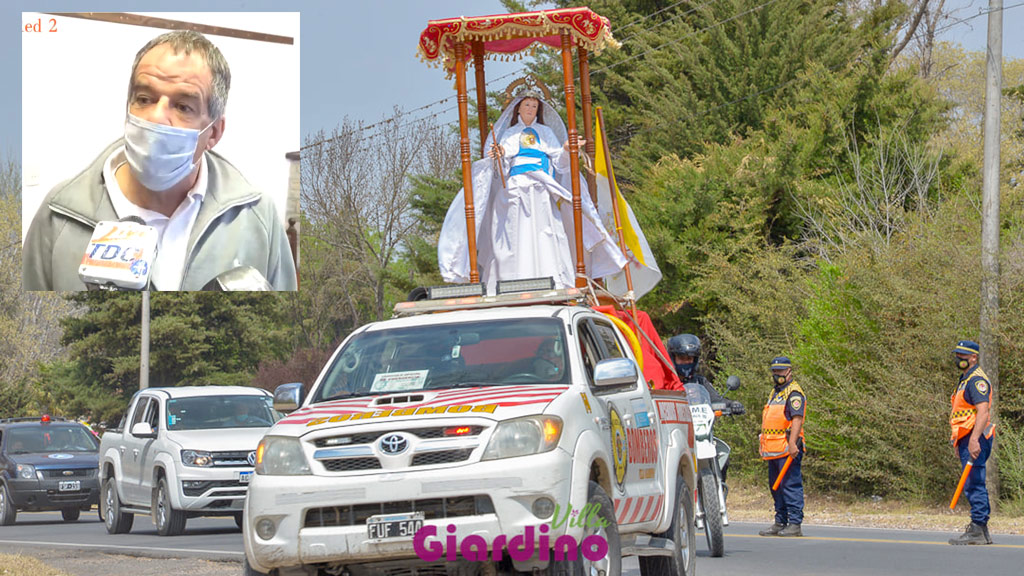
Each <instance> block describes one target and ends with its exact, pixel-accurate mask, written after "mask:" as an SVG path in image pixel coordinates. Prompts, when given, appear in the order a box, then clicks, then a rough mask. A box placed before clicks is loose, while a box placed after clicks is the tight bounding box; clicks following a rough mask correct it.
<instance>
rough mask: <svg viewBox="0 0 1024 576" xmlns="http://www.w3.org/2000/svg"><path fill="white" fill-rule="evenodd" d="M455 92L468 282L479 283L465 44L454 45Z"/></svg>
mask: <svg viewBox="0 0 1024 576" xmlns="http://www.w3.org/2000/svg"><path fill="white" fill-rule="evenodd" d="M455 90H456V91H457V92H458V103H459V152H460V154H461V156H462V188H463V190H464V191H465V195H464V198H465V201H466V202H465V203H466V246H467V247H468V248H469V281H470V282H471V283H476V282H479V281H480V273H479V272H477V270H476V213H475V212H474V210H473V163H472V162H471V161H470V158H469V110H468V108H469V97H468V96H467V94H466V44H465V43H464V42H459V43H457V44H455Z"/></svg>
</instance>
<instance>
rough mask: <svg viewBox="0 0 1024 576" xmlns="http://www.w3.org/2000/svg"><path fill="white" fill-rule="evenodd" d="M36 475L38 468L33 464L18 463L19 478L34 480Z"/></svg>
mask: <svg viewBox="0 0 1024 576" xmlns="http://www.w3.org/2000/svg"><path fill="white" fill-rule="evenodd" d="M35 477H36V468H35V466H33V465H31V464H18V478H23V479H25V480H33V479H35Z"/></svg>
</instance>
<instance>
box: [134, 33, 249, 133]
mask: <svg viewBox="0 0 1024 576" xmlns="http://www.w3.org/2000/svg"><path fill="white" fill-rule="evenodd" d="M161 44H167V45H169V46H170V47H171V49H172V50H174V53H175V54H180V53H181V52H185V54H186V55H187V54H191V53H192V52H196V53H197V54H199V55H200V56H202V57H203V60H205V61H206V65H207V66H209V67H210V74H211V76H212V77H213V86H212V88H213V94H212V97H211V98H210V101H209V102H208V103H207V112H208V113H209V115H210V118H212V119H214V120H217V119H218V118H220V117H221V116H222V115H223V114H224V108H225V107H226V106H227V104H228V90H230V89H231V69H230V68H228V62H227V60H225V59H224V56H223V55H222V54H221V53H220V50H218V49H217V47H216V46H214V45H213V43H212V42H210V41H209V40H207V39H206V36H203V35H202V34H200V33H199V32H196V31H194V30H175V31H173V32H167V33H165V34H161V35H159V36H157V37H156V38H153V39H152V40H150V41H149V42H148V43H146V45H145V46H143V47H142V50H139V53H138V54H136V55H135V63H133V64H132V75H131V78H129V79H128V101H129V102H130V101H131V99H132V90H133V88H134V86H135V72H136V71H137V70H138V68H139V62H140V61H142V57H143V56H145V55H146V53H147V52H149V51H150V50H152V49H153V48H156V47H157V46H160V45H161Z"/></svg>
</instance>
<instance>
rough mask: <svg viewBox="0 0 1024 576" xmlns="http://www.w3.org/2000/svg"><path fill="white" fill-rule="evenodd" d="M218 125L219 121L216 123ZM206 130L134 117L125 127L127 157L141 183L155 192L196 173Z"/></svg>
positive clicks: (133, 172) (129, 115) (129, 117)
mask: <svg viewBox="0 0 1024 576" xmlns="http://www.w3.org/2000/svg"><path fill="white" fill-rule="evenodd" d="M214 122H215V121H214ZM210 126H213V122H210V123H209V124H207V125H206V128H203V129H202V130H195V129H192V128H178V127H176V126H167V125H164V124H158V123H156V122H150V121H148V120H144V119H142V118H139V117H137V116H135V115H133V114H131V113H129V114H128V116H127V118H126V119H125V124H124V138H125V156H126V157H127V159H128V165H129V166H130V167H131V170H132V174H134V175H135V178H136V179H138V181H139V183H140V184H142V185H143V186H145V187H146V188H147V189H149V190H152V191H153V192H163V191H165V190H169V189H171V188H172V187H174V185H175V184H177V183H178V182H181V181H182V180H183V179H184V178H185V177H186V176H188V175H189V174H190V173H192V171H193V170H195V167H196V166H197V165H198V164H199V163H198V162H193V160H192V159H193V158H194V157H195V153H196V148H197V147H198V145H199V136H200V135H201V134H202V133H203V132H206V131H207V130H208V129H209V128H210Z"/></svg>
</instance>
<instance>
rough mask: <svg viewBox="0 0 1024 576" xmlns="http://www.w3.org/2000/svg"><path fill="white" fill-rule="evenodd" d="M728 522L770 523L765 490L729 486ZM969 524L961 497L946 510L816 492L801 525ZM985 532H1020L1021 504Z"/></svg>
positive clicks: (945, 527) (1007, 508)
mask: <svg viewBox="0 0 1024 576" xmlns="http://www.w3.org/2000/svg"><path fill="white" fill-rule="evenodd" d="M728 504H729V520H733V521H736V522H760V523H763V524H765V525H767V524H771V523H772V520H773V519H774V515H775V506H774V504H773V502H772V497H771V493H770V492H769V490H768V486H767V485H765V486H754V485H751V484H747V483H741V482H738V481H730V482H729V503H728ZM969 521H970V509H969V507H968V505H967V502H966V499H965V498H963V497H961V498H960V503H959V504H958V505H957V508H956V510H955V511H953V512H951V511H950V510H949V508H948V506H941V505H939V506H935V505H926V504H915V503H908V502H901V501H896V500H889V499H882V498H877V497H876V498H874V499H872V498H856V497H852V496H848V495H842V494H816V493H814V492H813V490H805V500H804V522H805V523H807V524H808V525H810V524H830V525H834V526H854V527H872V528H898V529H910V530H938V531H949V532H958V531H961V530H963V528H964V526H965V525H966V524H967V522H969ZM989 528H990V529H991V530H992V532H993V533H996V534H1024V503H1021V502H1013V503H1009V504H1005V505H1003V506H1001V507H999V508H997V509H996V510H994V511H993V513H992V517H991V519H990V520H989Z"/></svg>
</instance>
